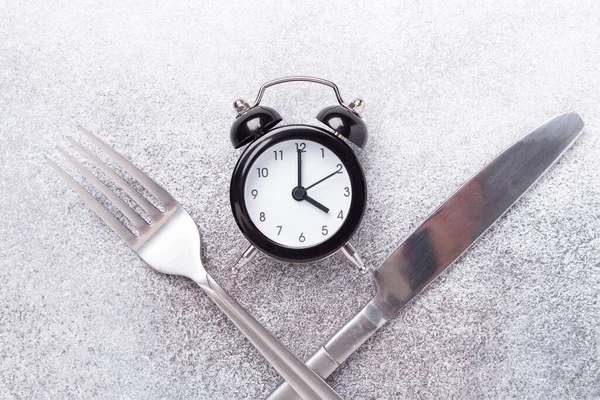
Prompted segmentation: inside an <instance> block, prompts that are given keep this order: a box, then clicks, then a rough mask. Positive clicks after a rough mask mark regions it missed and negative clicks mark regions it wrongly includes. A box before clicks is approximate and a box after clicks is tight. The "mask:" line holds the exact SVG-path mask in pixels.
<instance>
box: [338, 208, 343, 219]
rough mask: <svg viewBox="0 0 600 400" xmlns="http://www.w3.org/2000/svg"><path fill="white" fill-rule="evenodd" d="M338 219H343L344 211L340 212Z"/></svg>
mask: <svg viewBox="0 0 600 400" xmlns="http://www.w3.org/2000/svg"><path fill="white" fill-rule="evenodd" d="M337 217H338V218H339V219H344V210H340V213H339V214H338V216H337Z"/></svg>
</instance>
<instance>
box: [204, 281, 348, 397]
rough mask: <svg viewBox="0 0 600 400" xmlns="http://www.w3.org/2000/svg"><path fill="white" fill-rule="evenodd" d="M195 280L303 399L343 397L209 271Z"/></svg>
mask: <svg viewBox="0 0 600 400" xmlns="http://www.w3.org/2000/svg"><path fill="white" fill-rule="evenodd" d="M196 283H197V284H198V285H199V286H200V287H201V288H202V290H204V291H205V292H206V294H208V296H209V297H210V298H211V299H212V300H213V301H214V302H215V304H216V305H217V306H219V308H220V309H221V310H222V311H223V312H224V313H225V314H226V315H227V316H228V317H229V319H230V320H231V321H232V322H233V323H234V324H235V326H237V327H238V329H239V330H240V331H242V333H243V334H244V335H245V336H246V338H248V340H250V343H252V344H253V345H254V347H256V348H257V349H258V351H259V352H260V353H261V354H262V355H263V357H265V358H266V359H267V361H268V362H269V363H270V364H271V365H272V366H273V367H274V368H275V369H276V370H277V372H279V374H280V375H281V376H282V377H283V378H284V379H285V380H286V381H287V382H288V383H289V384H290V386H291V387H292V388H293V389H294V390H295V391H296V393H298V394H299V395H300V396H301V397H302V398H304V399H307V400H308V399H323V400H329V399H340V400H341V397H340V396H339V395H338V394H337V393H336V392H335V391H334V390H333V389H332V388H331V387H330V386H329V385H327V384H326V383H325V381H323V379H321V377H319V375H317V374H316V373H315V372H314V371H313V370H312V369H310V368H309V367H308V366H307V365H306V364H304V363H303V362H302V361H301V360H300V359H299V358H298V357H296V356H295V355H294V354H293V353H292V352H291V351H289V350H288V349H287V348H286V347H285V346H284V345H283V344H281V343H280V342H279V341H278V340H277V339H276V338H275V337H274V336H273V335H272V334H271V333H270V332H269V331H268V330H267V329H266V328H265V327H264V326H262V325H261V324H260V323H259V322H258V321H257V320H256V319H254V317H252V315H250V313H248V311H246V310H245V309H244V308H243V307H242V306H240V305H239V304H238V303H237V302H236V301H235V300H234V299H233V298H232V297H231V296H230V295H229V294H228V293H227V292H226V291H225V290H223V288H221V286H219V285H218V284H217V282H215V280H214V279H212V278H211V277H210V275H208V274H206V282H204V281H196Z"/></svg>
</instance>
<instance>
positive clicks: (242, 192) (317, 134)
mask: <svg viewBox="0 0 600 400" xmlns="http://www.w3.org/2000/svg"><path fill="white" fill-rule="evenodd" d="M298 81H302V82H313V83H318V84H322V85H326V86H329V87H331V88H332V89H333V90H334V92H335V95H336V98H337V101H338V104H336V105H333V106H329V107H325V108H324V109H322V110H321V111H320V112H319V113H318V114H317V117H316V118H317V120H318V121H320V122H322V123H323V124H324V126H323V127H322V126H315V125H307V124H294V125H282V124H280V123H281V122H282V120H283V118H282V117H281V115H280V114H279V113H278V112H277V111H276V110H275V109H273V108H271V107H266V106H261V105H260V102H261V100H262V97H263V94H264V92H265V90H266V89H267V88H268V87H271V86H274V85H277V84H281V83H285V82H298ZM234 107H235V109H236V111H237V116H236V119H235V122H234V123H233V125H232V127H231V132H230V136H231V142H232V144H233V147H234V148H236V149H238V148H241V147H244V146H246V148H245V149H244V151H243V153H242V154H241V156H240V158H239V160H238V162H237V164H236V165H235V168H234V170H233V175H232V177H231V186H230V200H231V208H232V211H233V216H234V219H235V221H236V223H237V225H238V227H239V228H240V230H241V231H242V233H243V234H244V236H245V237H246V238H247V239H248V241H249V242H250V243H251V245H250V247H249V248H248V249H247V250H246V251H245V252H244V254H243V255H242V256H241V258H240V260H239V261H238V263H237V264H236V266H235V267H234V268H233V270H234V271H237V270H239V268H240V267H242V266H243V265H244V264H246V263H247V262H249V261H250V260H251V259H252V258H253V257H254V256H255V255H256V254H257V253H258V252H259V251H260V252H262V253H264V254H266V255H268V256H270V257H273V258H275V259H278V260H282V261H286V262H292V263H302V262H310V261H315V260H319V259H322V258H325V257H327V256H329V255H331V254H333V253H335V252H337V251H341V252H342V253H343V254H344V255H345V256H346V257H347V258H348V259H349V260H350V261H351V262H352V263H353V264H354V265H356V266H357V267H359V268H360V269H361V270H363V271H364V270H365V268H364V263H363V262H362V259H361V257H360V256H359V254H358V252H357V251H356V250H355V249H354V247H353V246H352V245H351V244H350V243H349V239H350V238H351V236H352V234H353V233H354V232H355V231H356V229H357V228H358V226H359V224H360V222H361V219H362V216H363V213H364V210H365V204H366V197H367V185H366V182H365V176H364V173H363V170H362V167H361V165H360V163H359V161H358V159H357V157H356V154H355V152H354V150H353V149H352V147H351V146H355V147H358V148H363V147H364V146H365V144H366V142H367V135H368V134H367V127H366V125H365V122H364V121H363V119H362V118H361V116H360V114H361V112H362V111H363V110H364V102H363V101H362V100H361V99H356V100H354V101H353V102H351V103H349V104H348V105H346V104H345V103H344V101H343V100H342V98H341V95H340V92H339V90H338V88H337V86H336V85H335V84H334V83H333V82H330V81H327V80H324V79H320V78H313V77H286V78H281V79H276V80H273V81H270V82H267V83H265V84H264V85H263V86H262V87H261V88H260V90H259V92H258V96H257V98H256V101H255V102H254V104H253V105H252V106H250V105H249V104H248V103H247V102H245V101H243V100H237V101H236V102H235V103H234Z"/></svg>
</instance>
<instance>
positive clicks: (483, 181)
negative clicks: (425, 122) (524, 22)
mask: <svg viewBox="0 0 600 400" xmlns="http://www.w3.org/2000/svg"><path fill="white" fill-rule="evenodd" d="M583 126H584V123H583V120H582V119H581V117H579V115H577V114H576V113H567V114H562V115H559V116H557V117H554V118H552V119H551V120H549V121H548V122H546V123H544V124H543V125H541V126H539V127H538V128H536V129H534V130H533V131H531V132H530V133H529V134H527V135H526V136H524V137H523V138H522V139H521V140H519V141H517V142H516V143H514V144H513V145H512V146H510V147H509V148H508V149H506V150H505V151H504V152H502V153H501V154H500V155H499V156H498V157H496V158H495V159H494V160H492V162H490V163H489V164H488V165H486V166H485V167H484V168H483V169H482V170H481V171H479V172H478V173H477V174H476V175H474V176H473V177H472V178H471V179H470V180H469V181H467V183H465V184H464V185H463V186H462V187H461V188H460V189H458V190H457V191H456V192H455V193H454V194H453V195H452V196H450V198H448V200H446V202H444V203H443V204H442V205H441V206H440V207H439V208H438V209H437V210H435V211H434V212H433V213H432V214H431V215H430V216H429V217H428V218H427V219H426V220H425V222H423V223H422V224H421V225H420V226H419V227H418V228H417V229H416V230H415V231H414V232H413V233H412V234H411V235H410V236H408V238H406V240H404V242H402V244H401V245H400V246H398V248H397V249H396V250H394V252H393V253H392V254H391V255H390V256H389V257H388V258H387V259H386V260H385V261H384V262H383V264H382V265H380V266H379V267H378V268H377V269H376V270H375V273H374V277H375V282H376V284H377V293H376V294H375V297H374V298H373V299H372V300H371V301H369V303H367V305H366V306H365V307H364V308H363V309H362V310H361V311H360V312H359V313H358V314H357V315H356V316H355V317H354V318H352V319H351V320H350V321H349V322H348V323H347V324H346V325H344V326H343V327H342V328H341V329H340V330H339V331H338V332H337V333H336V334H335V335H334V336H333V337H332V338H331V339H330V340H329V341H327V343H325V345H323V346H322V347H321V348H320V349H319V351H317V352H316V353H315V354H314V355H313V356H312V357H311V358H310V359H309V360H308V362H307V364H308V365H309V366H310V367H311V368H312V369H313V370H314V371H315V372H316V373H317V374H319V375H320V376H321V377H323V378H326V377H328V376H329V375H330V374H331V373H332V372H333V371H335V369H336V368H337V367H338V366H339V365H340V364H341V363H342V362H344V361H345V360H346V359H347V358H348V357H349V356H350V354H352V353H353V352H354V351H355V350H356V349H357V348H358V347H359V346H360V345H361V344H362V343H364V342H365V341H366V340H367V339H368V338H369V337H371V335H372V334H373V333H375V331H377V329H379V328H380V327H381V326H382V325H383V324H385V323H386V322H387V321H388V320H389V319H390V318H391V317H393V316H394V315H395V314H397V313H398V312H399V311H400V310H401V309H402V308H403V307H404V306H405V305H406V304H407V303H408V302H409V301H410V300H412V299H413V298H414V297H415V296H416V295H418V294H419V293H420V292H421V291H422V290H423V289H424V288H425V287H426V286H427V285H428V284H429V283H431V281H433V280H434V279H435V278H437V277H438V276H439V274H440V273H442V272H443V271H444V270H445V269H446V268H447V267H448V266H449V265H450V264H452V263H453V262H454V261H455V260H456V259H457V258H458V257H460V255H461V254H462V253H464V251H465V250H467V249H468V248H469V247H470V246H471V245H472V244H473V243H474V242H475V241H476V240H477V239H478V238H479V237H480V236H481V235H482V234H483V233H484V232H485V231H486V230H487V229H489V227H490V226H492V225H493V224H494V222H496V220H497V219H498V218H500V217H501V216H502V215H503V214H504V213H505V212H506V211H507V210H508V209H509V208H510V207H511V206H512V205H513V204H514V203H515V202H516V201H517V200H518V199H519V198H520V197H521V196H522V195H523V194H524V193H525V192H526V191H527V189H529V188H530V187H531V186H532V185H533V184H534V183H535V182H536V181H537V180H538V179H539V178H540V177H541V176H542V175H543V174H544V172H546V170H547V169H548V168H549V167H550V166H552V164H554V162H556V160H558V158H560V156H561V155H562V154H563V153H564V151H565V150H567V149H568V148H569V147H570V146H571V145H572V144H573V143H574V142H575V140H576V139H577V137H578V136H579V134H580V133H581V131H582V130H583ZM291 398H297V395H296V394H295V393H294V391H293V390H292V389H291V388H290V387H289V385H287V384H282V385H280V386H279V387H278V388H277V389H276V390H275V391H274V392H273V393H271V395H270V396H269V399H291Z"/></svg>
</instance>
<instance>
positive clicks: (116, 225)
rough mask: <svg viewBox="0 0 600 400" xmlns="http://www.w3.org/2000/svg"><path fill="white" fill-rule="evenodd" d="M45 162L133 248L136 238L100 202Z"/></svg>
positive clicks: (69, 177)
mask: <svg viewBox="0 0 600 400" xmlns="http://www.w3.org/2000/svg"><path fill="white" fill-rule="evenodd" d="M46 161H47V162H48V164H50V166H51V167H52V168H54V170H55V171H56V172H58V175H60V177H61V178H63V179H64V181H65V182H67V183H68V184H69V185H70V186H71V187H72V188H73V190H75V192H77V194H78V195H79V197H81V199H82V200H83V201H84V202H85V203H86V204H87V205H88V206H89V207H90V208H91V209H92V211H94V212H95V213H96V215H97V216H99V217H100V218H101V219H102V221H104V223H105V224H106V225H108V226H109V227H110V228H111V229H112V230H113V231H114V232H115V233H116V234H117V235H119V237H120V238H121V239H122V240H123V241H124V242H125V243H127V245H129V247H132V246H133V244H134V243H135V242H136V240H137V238H136V237H135V235H134V234H133V233H131V232H130V231H129V229H127V227H125V225H123V224H122V223H121V221H119V220H118V219H117V218H116V217H115V216H114V215H112V214H111V212H110V211H108V210H107V209H106V208H105V207H104V206H103V205H102V204H100V202H99V201H98V200H96V198H95V197H94V196H92V195H91V194H89V193H88V191H87V190H85V189H84V188H83V186H81V185H80V184H79V183H77V181H75V179H73V178H71V176H70V175H69V174H68V173H67V172H65V170H64V169H62V168H61V167H59V166H58V165H57V164H56V163H55V162H54V161H52V160H50V159H49V158H46Z"/></svg>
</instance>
